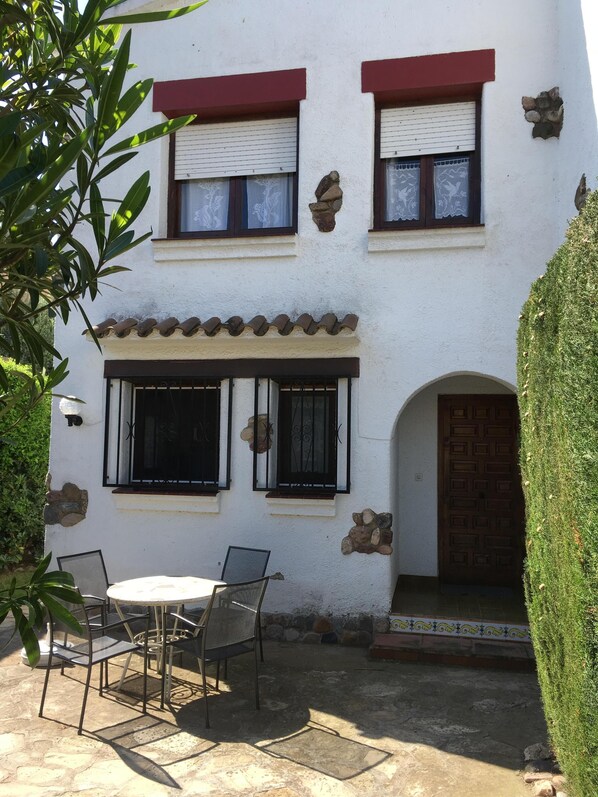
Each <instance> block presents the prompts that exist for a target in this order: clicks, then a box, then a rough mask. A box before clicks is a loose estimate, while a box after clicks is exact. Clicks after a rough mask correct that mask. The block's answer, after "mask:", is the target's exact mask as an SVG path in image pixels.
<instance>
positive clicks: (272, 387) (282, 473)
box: [253, 377, 350, 494]
mask: <svg viewBox="0 0 598 797" xmlns="http://www.w3.org/2000/svg"><path fill="white" fill-rule="evenodd" d="M255 404H256V406H255V414H254V419H253V423H254V436H253V453H254V489H256V490H275V491H279V492H281V493H292V494H302V493H310V494H313V493H320V494H328V493H337V492H349V440H350V379H349V378H334V379H329V378H321V377H319V378H314V379H310V378H308V377H306V378H303V379H282V378H281V379H270V378H264V379H259V378H258V379H257V380H256V386H255Z"/></svg>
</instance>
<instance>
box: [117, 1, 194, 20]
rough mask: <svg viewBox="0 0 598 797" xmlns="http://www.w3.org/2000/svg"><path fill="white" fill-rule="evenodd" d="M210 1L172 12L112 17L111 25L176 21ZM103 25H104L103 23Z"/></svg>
mask: <svg viewBox="0 0 598 797" xmlns="http://www.w3.org/2000/svg"><path fill="white" fill-rule="evenodd" d="M207 2H208V0H201V2H199V3H194V4H193V5H191V6H182V7H181V8H173V9H172V10H171V11H150V12H148V13H145V14H125V15H123V16H120V17H118V16H117V17H110V20H109V22H110V23H111V24H114V23H119V24H121V25H132V24H133V23H136V22H163V21H164V20H167V19H176V18H177V17H182V16H184V15H185V14H190V13H191V12H192V11H195V9H196V8H200V7H201V6H203V5H205V4H206V3H207ZM101 24H104V23H103V22H102V23H101Z"/></svg>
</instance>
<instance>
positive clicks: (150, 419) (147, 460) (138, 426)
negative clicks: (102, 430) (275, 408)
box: [104, 376, 231, 492]
mask: <svg viewBox="0 0 598 797" xmlns="http://www.w3.org/2000/svg"><path fill="white" fill-rule="evenodd" d="M107 388H108V395H107V404H106V407H107V417H106V426H107V431H106V447H105V455H104V474H105V475H104V484H106V485H109V486H114V487H128V488H131V489H141V490H149V491H155V492H170V491H183V492H203V491H205V490H209V491H212V490H217V489H218V488H220V489H221V488H223V487H228V481H229V478H228V473H229V453H228V449H229V445H228V437H229V434H228V428H229V424H227V423H222V422H221V418H226V417H227V414H228V415H229V416H230V392H231V387H230V380H217V379H198V378H176V379H171V378H164V379H163V378H155V377H149V376H148V377H134V378H133V377H131V378H118V379H108V383H107Z"/></svg>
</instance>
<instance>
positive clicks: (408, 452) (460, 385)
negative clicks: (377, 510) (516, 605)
mask: <svg viewBox="0 0 598 797" xmlns="http://www.w3.org/2000/svg"><path fill="white" fill-rule="evenodd" d="M517 417H518V416H517V405H516V398H515V393H514V389H513V387H512V386H510V385H507V384H505V383H504V382H501V381H499V380H496V379H493V378H490V377H487V376H483V375H477V374H458V375H450V376H445V377H443V378H441V379H438V380H436V381H435V382H433V383H430V384H428V385H426V386H425V387H423V388H422V389H421V390H420V391H418V392H417V393H415V394H414V395H412V397H411V398H410V400H409V401H408V402H407V403H406V405H405V406H404V408H403V410H402V412H401V414H400V416H399V419H398V421H397V426H396V429H395V436H394V441H395V445H394V473H395V490H394V492H395V501H394V512H395V517H396V518H397V519H398V523H397V524H396V526H397V529H398V545H397V546H396V549H395V559H394V561H393V570H394V573H395V577H396V579H397V582H398V584H399V585H400V584H401V583H402V584H403V585H406V584H412V585H413V584H415V585H416V589H417V590H419V592H420V593H423V592H425V591H426V590H429V591H435V590H438V589H441V588H443V587H446V589H444V590H443V592H444V594H445V595H446V594H450V593H451V588H452V587H454V588H456V589H460V588H461V587H468V588H469V591H470V592H471V588H473V587H479V588H487V589H489V590H492V589H494V590H495V591H496V590H500V589H505V590H507V589H508V590H515V591H516V590H519V588H520V586H521V578H522V568H523V552H524V515H523V496H522V491H521V482H520V478H519V469H518V461H517V457H518V453H517V433H518V425H517ZM396 594H397V593H395V598H396ZM395 604H396V601H395V600H393V608H394V607H395ZM430 608H432V606H430Z"/></svg>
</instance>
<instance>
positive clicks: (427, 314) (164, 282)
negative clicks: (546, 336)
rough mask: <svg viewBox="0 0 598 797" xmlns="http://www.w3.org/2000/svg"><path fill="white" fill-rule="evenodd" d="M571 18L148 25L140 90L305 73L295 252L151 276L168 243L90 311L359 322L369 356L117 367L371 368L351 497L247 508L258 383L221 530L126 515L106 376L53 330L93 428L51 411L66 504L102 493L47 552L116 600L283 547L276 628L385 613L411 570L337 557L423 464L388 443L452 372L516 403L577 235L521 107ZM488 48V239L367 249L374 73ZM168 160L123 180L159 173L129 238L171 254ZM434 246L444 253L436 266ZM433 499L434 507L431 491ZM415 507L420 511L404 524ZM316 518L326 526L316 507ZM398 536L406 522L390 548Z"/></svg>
mask: <svg viewBox="0 0 598 797" xmlns="http://www.w3.org/2000/svg"><path fill="white" fill-rule="evenodd" d="M134 6H135V4H134V3H130V4H129V7H134ZM557 11H558V8H557V2H556V0H551V2H547V0H527V2H525V3H521V2H520V0H505V2H503V3H501V4H500V7H499V6H497V4H496V2H495V0H475V1H474V2H472V0H453V2H451V3H450V4H438V3H437V2H436V0H420V2H418V3H413V2H408V0H402V2H399V1H398V0H372V2H369V3H363V2H362V1H361V0H344V1H343V2H342V3H341V2H337V1H336V2H330V3H326V4H324V3H320V2H316V0H313V2H312V1H311V0H307V1H306V2H302V3H296V2H291V0H260V2H259V3H255V2H250V0H212V1H211V2H210V3H209V4H208V5H207V6H205V7H203V8H201V9H199V10H198V11H196V12H195V13H194V14H192V15H191V16H188V17H184V18H182V19H180V20H177V21H173V22H169V23H166V24H159V25H148V26H138V27H137V29H136V30H135V31H134V35H133V48H132V56H131V58H132V61H134V62H135V63H136V64H138V65H139V68H138V69H137V70H136V71H135V73H134V74H133V75H132V76H131V77H132V79H133V78H134V79H139V78H141V77H145V76H148V75H149V76H153V77H154V78H155V79H157V80H175V79H185V78H195V77H209V76H217V75H226V74H239V73H245V72H261V71H269V70H280V69H293V68H305V69H306V70H307V99H305V100H304V101H302V102H301V105H300V121H299V124H300V134H299V219H298V236H297V247H296V251H295V253H294V254H293V255H292V256H287V257H271V256H269V255H270V254H271V253H272V251H273V250H272V244H271V243H269V242H268V241H263V242H258V243H256V242H255V240H254V242H253V244H252V253H253V254H256V253H258V254H260V255H262V256H260V257H252V258H251V259H244V257H243V252H244V251H247V245H245V246H242V245H241V246H239V245H238V242H231V243H230V244H227V245H226V246H225V247H224V250H225V253H226V255H227V256H226V257H218V258H216V257H212V258H204V256H205V254H206V251H205V250H206V242H194V243H192V244H191V245H190V246H189V247H187V248H186V252H187V253H191V254H192V255H193V253H195V255H194V256H195V257H196V259H195V260H192V261H186V262H184V263H180V262H176V261H171V262H156V261H155V260H154V249H153V245H152V243H150V242H149V241H148V242H145V243H144V244H143V245H142V246H140V247H139V248H137V249H135V250H134V251H133V252H132V253H130V254H129V255H128V256H127V258H126V260H125V259H124V258H123V260H122V263H123V264H124V265H127V266H129V268H131V272H130V273H128V274H122V275H117V276H115V277H114V278H112V279H111V280H110V284H111V285H113V286H114V288H105V289H104V291H103V295H102V296H101V297H100V298H98V299H97V301H96V302H94V304H93V305H92V306H90V307H88V308H87V309H88V313H89V315H90V317H91V318H92V319H93V320H94V321H95V322H99V321H102V320H103V319H105V318H108V317H110V316H112V317H116V318H126V317H128V316H134V317H137V318H143V317H147V316H154V317H157V318H158V319H165V318H167V317H169V316H176V317H177V318H179V319H180V320H182V319H185V318H187V317H189V316H194V315H196V316H199V317H200V318H201V319H202V320H205V319H207V318H209V317H210V316H212V315H217V316H220V317H221V318H223V319H226V318H228V317H229V316H232V315H241V316H242V317H244V318H245V319H249V318H251V317H252V316H253V315H255V314H258V313H261V314H264V315H265V316H266V317H268V318H272V317H274V316H275V315H276V314H277V313H280V312H286V313H288V314H289V315H290V316H297V315H298V314H300V313H301V312H309V313H311V314H312V315H314V316H315V317H319V315H320V314H323V313H325V312H328V311H332V312H335V313H336V314H337V315H338V316H339V317H342V315H344V313H346V312H354V313H356V314H357V315H359V319H360V320H359V325H358V328H357V335H356V337H355V338H342V337H326V338H325V339H320V338H318V339H311V338H308V337H307V336H303V337H297V338H293V339H289V338H278V339H274V340H273V339H270V338H266V339H257V338H252V337H249V338H247V339H245V338H243V339H229V338H228V337H224V338H222V337H219V338H216V339H207V340H206V339H204V338H200V337H199V336H197V337H195V338H191V339H184V338H182V337H180V336H179V337H178V338H177V337H176V336H173V337H171V338H166V339H163V338H158V339H157V340H156V339H154V338H151V339H139V338H136V337H135V338H133V337H129V338H126V339H124V340H114V339H112V338H111V339H108V340H107V341H106V345H105V346H104V347H103V348H104V352H103V355H104V356H105V357H109V358H115V359H127V358H134V359H144V358H147V359H159V358H166V359H168V358H170V359H178V358H182V359H185V358H191V357H193V358H200V359H201V358H215V359H220V358H225V357H244V356H247V357H286V356H302V357H320V356H332V357H340V356H358V357H360V361H361V376H360V378H359V379H356V380H354V390H353V441H352V449H351V459H352V466H351V482H352V484H351V494H350V495H338V496H337V497H336V502H335V511H336V514H335V516H334V517H322V516H315V517H314V516H297V515H288V516H279V515H274V514H271V511H270V509H269V507H268V502H267V500H266V499H265V497H264V494H263V493H260V492H253V491H252V489H251V484H252V471H251V467H252V454H251V452H250V451H249V448H248V446H247V444H246V443H244V442H242V441H241V440H240V438H239V433H240V431H241V429H242V428H243V427H244V426H245V425H246V423H247V419H248V417H249V416H250V415H252V414H253V393H252V382H251V381H250V380H235V389H234V395H233V432H232V484H231V489H230V491H222V492H221V493H220V496H219V511H218V512H213V511H205V510H206V506H205V501H203V502H202V499H193V500H192V501H191V502H187V503H186V505H185V511H180V509H181V506H180V502H179V505H178V506H173V504H176V501H173V499H171V498H166V499H165V500H164V502H163V506H164V507H169V509H167V510H164V509H162V510H158V509H156V508H155V500H151V501H148V504H147V507H148V508H147V509H145V510H143V511H139V510H134V509H124V508H122V505H123V504H125V503H126V497H124V496H115V495H114V494H113V493H112V491H111V489H110V488H105V487H102V486H101V479H102V454H103V412H104V386H103V377H102V372H103V356H102V354H100V353H99V352H98V351H97V349H96V347H95V346H94V344H93V343H91V342H90V341H89V340H87V339H85V338H84V337H82V336H81V334H80V333H81V329H82V327H83V324H82V323H79V322H78V320H77V318H76V317H75V318H73V320H72V321H71V322H70V324H69V327H68V329H60V330H58V332H57V338H56V342H57V347H58V349H59V350H60V351H61V352H62V353H64V354H65V355H68V356H69V359H70V376H69V377H68V380H67V382H66V383H65V385H64V392H65V393H74V394H76V395H77V396H79V397H81V398H83V399H84V400H85V401H86V402H87V406H86V407H85V409H84V413H83V414H84V419H85V423H84V425H83V426H81V427H78V428H70V429H69V428H67V427H66V424H65V422H64V420H63V419H62V418H59V417H57V413H56V412H55V417H54V423H53V434H52V452H51V473H52V478H53V482H52V485H53V487H54V488H55V489H58V488H60V487H61V486H62V484H63V483H64V482H66V481H74V482H75V483H76V484H77V485H78V486H79V487H80V488H82V489H87V490H88V491H89V510H88V515H87V518H86V519H85V520H84V521H83V522H81V523H80V524H78V525H76V526H74V527H72V528H67V529H65V528H62V526H59V525H55V526H48V528H47V540H46V546H47V549H48V550H52V551H53V552H54V554H55V555H60V554H61V553H65V552H75V551H81V550H88V549H90V548H95V547H101V548H102V549H103V551H104V555H105V557H106V560H107V563H108V567H109V575H110V578H111V580H119V579H123V578H126V577H129V576H135V575H141V574H148V573H156V572H166V573H170V574H174V573H186V574H189V573H193V574H199V575H206V576H214V575H217V574H218V573H219V570H220V565H219V563H220V562H222V560H223V557H224V554H225V552H226V548H227V546H228V545H229V544H242V545H243V544H245V545H254V546H256V547H264V548H271V549H272V557H271V560H270V565H269V571H270V572H274V571H277V570H279V571H281V572H282V573H283V574H284V576H285V581H276V582H272V584H271V585H270V587H269V590H268V593H267V602H266V610H274V609H275V610H277V611H293V610H305V609H308V610H310V611H321V612H327V611H330V612H334V613H335V614H342V613H352V612H359V611H365V612H373V613H379V612H384V611H386V610H387V609H388V607H389V604H390V598H391V595H392V590H393V588H394V575H395V572H396V570H397V563H396V560H394V557H393V558H392V560H391V557H385V556H380V555H378V554H373V555H371V556H365V555H362V554H357V553H353V554H351V555H349V556H343V555H342V554H341V552H340V543H341V539H342V538H343V537H344V536H345V535H346V534H347V533H348V531H349V529H350V527H351V526H352V525H353V522H352V519H351V514H352V513H353V512H357V511H361V510H363V509H364V508H365V507H371V508H372V509H374V510H375V511H376V512H382V511H389V510H390V509H392V508H393V507H395V506H396V505H397V490H398V486H397V485H398V483H399V482H400V480H401V478H402V477H401V472H402V470H401V469H402V468H406V469H407V470H409V469H410V468H411V465H412V463H410V462H409V461H407V462H405V463H401V462H400V459H399V463H398V465H397V463H396V462H395V455H396V440H395V439H394V438H393V435H394V434H395V430H396V428H397V427H396V423H397V418H398V417H399V414H400V413H401V411H402V409H403V408H404V407H405V406H406V404H407V402H408V400H409V399H410V397H412V396H414V395H415V394H416V393H417V392H418V391H419V390H420V389H421V388H422V387H423V386H425V385H428V384H430V383H432V382H434V381H435V380H438V379H441V378H442V377H443V376H445V375H447V374H484V375H487V376H489V377H491V378H494V379H496V380H498V381H499V382H501V383H502V384H504V385H513V384H514V383H515V334H516V328H517V323H518V314H519V312H520V308H521V305H522V304H523V302H524V300H525V298H526V296H527V294H528V291H529V285H530V283H531V281H532V280H533V279H534V278H535V277H536V276H537V275H538V274H540V273H541V272H542V271H543V270H544V264H545V262H546V261H547V259H548V258H549V257H550V256H551V254H552V253H553V251H554V249H555V248H556V245H557V244H558V242H559V236H560V235H561V234H562V224H561V225H560V226H559V223H560V222H559V221H558V219H557V199H556V196H555V180H556V179H557V176H558V175H557V165H556V164H557V162H558V158H559V152H560V150H559V147H560V146H561V142H559V141H557V140H555V139H552V140H550V141H538V140H532V137H531V125H529V123H527V122H526V121H525V119H524V118H523V111H522V108H521V104H520V103H521V96H522V95H524V94H532V93H534V91H540V90H544V89H547V88H550V87H551V86H553V85H558V84H559V82H561V83H562V81H561V74H560V71H559V64H558V59H556V58H555V57H554V53H555V52H556V51H557V48H558V36H557V27H556V22H557ZM530 31H533V46H531V45H530ZM485 48H492V49H495V51H496V81H495V82H492V83H488V84H486V86H485V88H484V93H483V110H482V186H483V188H482V194H483V221H484V223H485V226H484V227H483V228H481V229H480V228H478V229H477V230H474V231H472V230H469V231H468V230H466V231H465V232H461V233H460V232H459V231H457V230H453V231H450V230H449V231H447V232H444V231H443V232H439V231H426V232H424V233H422V234H419V233H416V234H415V235H410V234H405V233H396V234H389V235H387V236H386V238H385V240H387V241H388V240H389V241H390V250H387V251H369V248H370V249H372V248H374V247H375V246H378V247H379V246H380V244H379V237H378V238H376V236H375V235H368V229H370V227H371V226H372V185H373V152H374V100H373V96H372V95H371V94H363V93H362V92H361V77H360V76H361V63H362V61H365V60H375V59H383V58H400V57H409V56H417V55H427V54H434V53H443V52H454V51H461V50H478V49H485ZM563 94H564V91H563ZM565 102H567V97H566V96H565ZM150 108H151V106H150V103H148V104H147V106H146V107H145V108H144V109H143V111H142V112H140V113H139V115H138V117H137V118H136V120H135V127H136V129H141V128H143V127H146V126H149V125H151V124H156V123H157V122H158V121H159V120H160V119H161V118H162V117H161V115H160V114H154V113H152V112H151V110H150ZM566 114H567V111H566ZM566 126H567V116H566V121H565V129H566ZM167 148H168V147H167V142H166V141H161V142H156V143H155V144H152V145H148V146H147V147H145V148H144V149H143V150H142V152H141V154H140V155H139V156H138V157H137V158H136V159H134V160H133V161H132V163H131V164H129V165H127V167H126V168H125V169H123V170H121V171H120V172H119V173H118V178H117V180H115V186H114V192H118V194H117V195H121V196H123V195H124V193H125V190H126V186H127V182H128V181H129V179H133V178H134V177H135V176H136V175H138V174H139V173H140V172H141V171H143V170H144V169H145V168H148V169H150V172H151V184H152V195H151V198H150V201H149V203H148V206H147V208H146V210H145V211H144V213H143V214H142V216H141V217H140V219H139V220H138V221H137V223H136V225H135V229H136V230H139V231H142V230H145V229H148V228H149V227H152V228H153V230H154V235H155V236H156V237H165V235H166V186H167V168H168V164H167ZM332 169H335V170H337V171H338V172H339V174H340V177H341V180H340V185H341V187H342V189H343V192H344V196H343V206H342V209H341V210H340V212H339V213H338V214H337V216H336V229H335V230H334V231H333V232H331V233H327V234H324V233H320V232H319V231H318V230H317V228H316V226H315V224H314V223H313V221H312V219H311V214H310V212H309V209H308V203H309V202H312V201H314V199H315V197H314V190H315V188H316V186H317V185H318V183H319V181H320V179H321V178H322V177H323V176H324V175H325V174H328V172H330V171H331V170H332ZM108 193H109V192H108ZM539 197H541V198H542V202H541V204H539V202H538V198H539ZM468 233H469V234H468ZM471 233H473V234H471ZM414 239H415V240H414ZM406 241H407V242H408V244H407V246H408V248H406V243H405V242H406ZM439 242H440V243H442V244H443V247H444V248H437V245H438V243H439ZM385 246H387V247H388V244H385ZM413 247H415V248H413ZM237 250H238V251H237ZM156 251H157V250H156ZM238 252H240V253H241V254H240V256H237V257H231V256H230V255H233V254H235V253H237V254H238ZM497 392H498V391H497ZM413 406H415V405H413ZM408 417H409V416H408V415H406V416H405V418H408ZM401 424H402V425H403V426H405V425H406V424H407V421H406V420H401ZM415 428H416V429H417V427H415ZM398 436H399V437H400V436H401V428H399V431H398ZM428 442H429V441H428ZM399 456H400V455H399ZM422 489H424V490H428V491H429V492H428V495H427V497H426V501H428V503H432V502H434V505H435V501H436V497H435V492H434V490H435V486H433V480H429V481H427V482H425V483H424V485H423V487H422ZM136 500H137V503H138V502H139V500H141V499H139V498H137V499H136ZM129 503H132V501H129ZM150 503H151V505H152V507H154V508H151V509H150V508H149V507H150ZM189 504H191V506H190V505H189ZM402 506H404V502H403V503H402ZM416 507H417V502H416V503H415V504H414V507H413V508H412V509H411V510H410V511H411V512H412V513H413V512H415V510H416ZM208 508H209V509H210V510H213V507H208ZM191 509H193V510H199V511H190V510H191ZM289 511H290V510H289ZM305 511H306V512H307V511H309V512H313V511H314V509H313V506H312V505H309V506H306V508H305ZM401 511H403V510H401ZM397 522H398V518H397V517H395V524H394V527H395V529H396V528H397ZM401 522H403V521H401ZM410 522H411V521H409V522H408V523H407V527H408V526H409V523H410ZM429 533H431V532H429ZM404 550H405V556H406V563H408V564H409V567H411V564H410V563H411V562H412V561H413V559H414V557H415V551H414V548H413V545H412V544H411V543H409V542H408V543H407V544H406V547H405V549H404ZM406 566H407V565H406ZM414 566H415V565H414ZM399 567H400V569H401V570H402V572H406V571H405V569H404V567H403V566H402V565H399ZM419 567H420V569H421V570H422V572H423V571H425V572H428V571H429V570H430V569H431V568H432V567H433V562H432V559H431V557H430V555H429V554H426V556H425V557H424V558H423V559H422V563H421V565H419ZM411 572H413V570H411Z"/></svg>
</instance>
